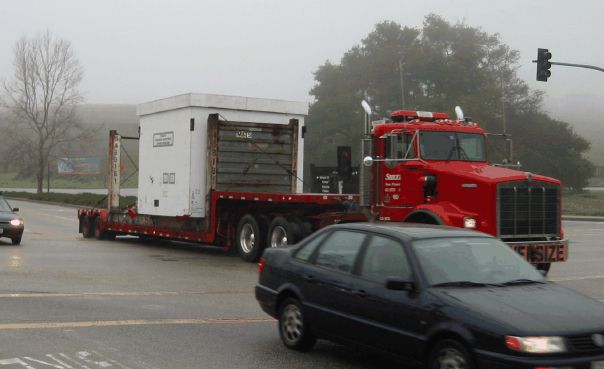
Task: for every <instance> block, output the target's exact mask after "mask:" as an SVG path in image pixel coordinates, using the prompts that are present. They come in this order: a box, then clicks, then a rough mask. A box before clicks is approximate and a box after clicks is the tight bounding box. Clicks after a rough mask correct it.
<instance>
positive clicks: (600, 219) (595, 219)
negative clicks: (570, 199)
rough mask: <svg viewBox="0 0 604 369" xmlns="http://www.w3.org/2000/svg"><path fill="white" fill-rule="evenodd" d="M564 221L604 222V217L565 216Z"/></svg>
mask: <svg viewBox="0 0 604 369" xmlns="http://www.w3.org/2000/svg"><path fill="white" fill-rule="evenodd" d="M562 220H571V221H583V222H604V217H599V216H595V215H594V216H590V215H563V216H562Z"/></svg>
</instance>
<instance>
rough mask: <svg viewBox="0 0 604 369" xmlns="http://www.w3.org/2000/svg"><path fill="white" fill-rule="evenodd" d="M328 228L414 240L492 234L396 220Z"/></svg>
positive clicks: (338, 225) (346, 224)
mask: <svg viewBox="0 0 604 369" xmlns="http://www.w3.org/2000/svg"><path fill="white" fill-rule="evenodd" d="M329 228H330V229H350V230H362V231H368V232H376V233H382V234H387V235H390V236H394V237H397V238H402V239H404V240H416V239H425V238H441V237H489V238H493V236H491V235H488V234H485V233H481V232H477V231H473V230H469V229H465V228H458V227H449V226H442V225H432V224H418V223H397V222H374V223H369V222H363V223H343V224H336V225H332V226H330V227H329Z"/></svg>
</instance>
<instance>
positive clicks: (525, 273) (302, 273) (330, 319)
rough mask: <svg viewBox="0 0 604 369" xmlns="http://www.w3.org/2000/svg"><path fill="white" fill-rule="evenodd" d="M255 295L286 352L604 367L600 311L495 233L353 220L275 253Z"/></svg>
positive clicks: (453, 366)
mask: <svg viewBox="0 0 604 369" xmlns="http://www.w3.org/2000/svg"><path fill="white" fill-rule="evenodd" d="M259 271H260V280H259V283H258V284H257V285H256V298H257V300H258V301H259V303H260V306H261V307H262V309H263V310H264V311H265V312H267V313H268V314H269V315H271V316H273V317H275V318H277V319H278V321H279V323H278V326H279V334H280V336H281V339H282V341H283V343H284V344H285V346H287V347H288V348H292V349H297V350H307V349H309V348H311V347H312V346H313V344H314V343H315V341H316V339H317V338H322V339H329V340H333V341H337V342H341V343H344V344H353V345H357V346H361V347H366V348H369V349H372V350H378V351H380V352H383V353H386V354H388V355H394V356H397V357H400V358H403V359H404V360H405V361H406V362H407V363H409V364H420V365H425V366H427V367H428V368H430V369H463V368H465V369H474V368H483V369H500V368H510V369H511V368H514V369H523V368H527V369H529V368H530V369H545V368H550V369H556V368H557V369H571V368H572V369H603V368H604V304H602V303H601V302H599V301H596V300H594V299H591V298H589V297H586V296H584V295H581V294H580V293H577V292H575V291H573V290H570V289H567V288H565V287H562V286H559V285H557V284H555V283H552V282H548V281H546V280H545V278H544V277H543V276H542V274H541V273H540V272H539V271H537V270H536V269H535V268H534V267H533V266H531V265H530V264H528V263H527V262H526V261H525V260H524V259H523V258H522V257H520V256H519V255H518V254H517V253H516V252H514V251H513V250H511V249H510V248H509V247H508V246H507V245H505V244H504V243H502V242H501V241H499V240H497V239H496V238H493V237H491V236H489V235H486V234H482V233H478V232H473V231H469V230H464V229H461V228H449V227H440V226H422V225H411V224H409V225H402V224H393V223H390V224H385V223H355V224H341V225H335V226H330V227H326V228H324V229H323V230H321V231H319V232H317V233H315V234H314V235H312V236H311V237H309V238H307V239H305V240H304V241H302V242H301V243H300V244H298V245H295V246H292V247H285V248H269V249H266V250H265V252H264V255H263V257H262V258H261V260H260V263H259Z"/></svg>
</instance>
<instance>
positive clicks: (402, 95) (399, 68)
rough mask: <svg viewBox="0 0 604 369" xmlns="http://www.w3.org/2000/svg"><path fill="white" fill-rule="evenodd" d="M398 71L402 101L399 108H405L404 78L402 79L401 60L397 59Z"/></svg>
mask: <svg viewBox="0 0 604 369" xmlns="http://www.w3.org/2000/svg"><path fill="white" fill-rule="evenodd" d="M398 71H399V74H400V77H401V102H402V103H403V106H401V109H405V84H404V80H403V60H402V59H399V60H398Z"/></svg>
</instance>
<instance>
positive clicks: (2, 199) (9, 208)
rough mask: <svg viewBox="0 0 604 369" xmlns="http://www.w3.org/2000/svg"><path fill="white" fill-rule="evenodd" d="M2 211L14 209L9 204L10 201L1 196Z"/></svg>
mask: <svg viewBox="0 0 604 369" xmlns="http://www.w3.org/2000/svg"><path fill="white" fill-rule="evenodd" d="M0 211H2V212H12V211H13V210H12V209H11V207H10V205H9V204H8V202H6V200H4V198H3V197H0Z"/></svg>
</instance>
